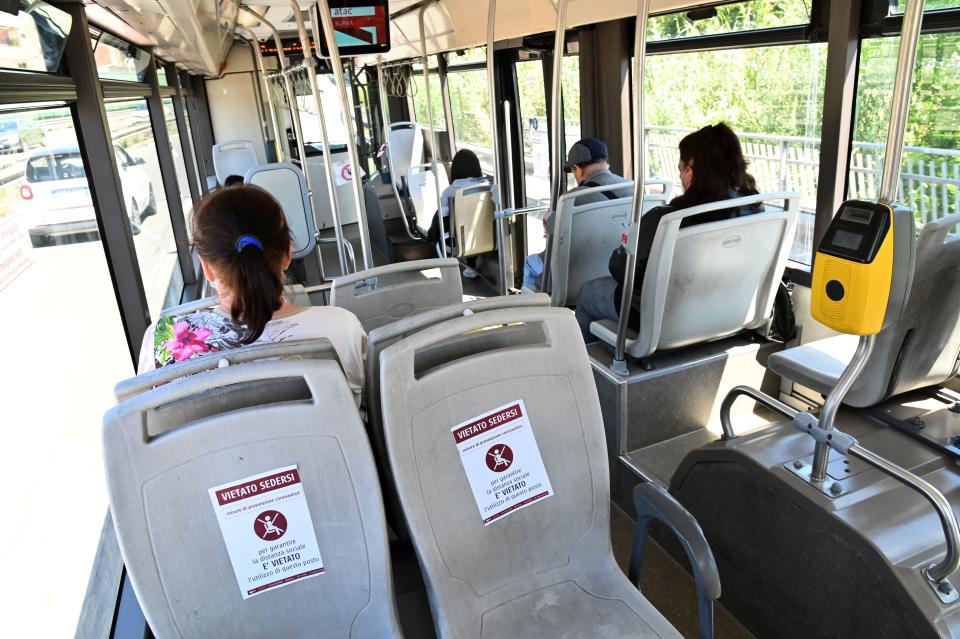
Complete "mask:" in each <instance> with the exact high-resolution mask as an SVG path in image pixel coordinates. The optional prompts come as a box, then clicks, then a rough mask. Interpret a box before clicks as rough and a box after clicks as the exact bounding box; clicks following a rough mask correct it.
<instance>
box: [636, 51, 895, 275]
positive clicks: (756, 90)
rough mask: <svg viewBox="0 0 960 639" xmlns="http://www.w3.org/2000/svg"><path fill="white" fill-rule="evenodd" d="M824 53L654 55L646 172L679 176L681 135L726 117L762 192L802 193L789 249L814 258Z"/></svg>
mask: <svg viewBox="0 0 960 639" xmlns="http://www.w3.org/2000/svg"><path fill="white" fill-rule="evenodd" d="M826 59H827V48H826V45H825V44H798V45H788V46H777V47H762V48H759V47H758V48H747V49H729V50H724V51H695V52H691V53H675V54H666V55H651V56H649V57H648V59H647V67H646V96H647V97H646V127H647V130H646V132H647V136H646V142H645V144H646V146H647V149H648V151H647V153H648V156H647V162H648V168H647V174H648V175H650V176H653V177H664V178H670V179H672V180H673V181H674V182H675V183H679V181H680V176H679V174H678V172H677V162H678V160H679V157H678V152H677V144H678V142H679V141H680V139H681V138H682V137H683V136H684V135H686V134H687V133H689V132H690V131H692V130H694V129H696V128H700V127H702V126H705V125H707V124H711V123H716V122H718V121H721V120H722V121H725V122H727V123H728V124H729V125H730V126H732V127H733V129H734V130H735V131H736V132H737V134H738V135H739V136H740V142H741V144H742V145H743V152H744V155H745V156H746V158H747V160H748V162H749V163H750V164H749V167H748V171H749V172H750V173H751V174H752V175H753V176H754V178H756V180H757V188H758V189H759V190H760V191H761V192H773V191H797V192H799V193H800V194H801V196H802V198H801V203H800V206H801V215H800V222H799V224H798V226H797V234H796V236H795V239H794V244H793V247H792V249H791V254H790V257H791V259H793V260H795V261H797V262H801V263H805V264H810V263H811V254H812V249H813V226H814V217H815V215H814V214H815V211H816V198H817V177H818V171H819V166H820V127H821V120H822V117H823V89H824V73H825V70H826ZM888 95H889V94H888ZM678 96H679V98H678Z"/></svg>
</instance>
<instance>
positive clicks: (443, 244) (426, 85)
mask: <svg viewBox="0 0 960 639" xmlns="http://www.w3.org/2000/svg"><path fill="white" fill-rule="evenodd" d="M437 1H438V0H428V1H427V2H424V3H423V5H422V6H421V7H420V13H419V14H418V15H419V23H420V54H421V56H422V59H423V62H422V65H423V92H424V98H425V100H426V107H425V108H426V110H427V124H428V126H429V127H430V149H431V153H430V166H431V172H432V173H433V189H434V191H435V192H436V196H437V222H438V227H439V229H440V255H441V256H442V257H447V240H446V230H445V229H444V228H443V226H444V222H443V202H442V201H441V196H442V195H443V194H442V193H440V173H439V169H438V168H437V167H438V164H437V155H439V152H440V149H439V146H440V145H439V144H438V142H437V135H436V131H435V130H434V128H433V101H432V99H431V97H430V59H429V58H428V57H427V33H426V25H425V24H424V21H423V17H424V15H425V14H426V12H427V7H429V6H431V5H432V4H435V3H436V2H437ZM490 99H491V100H493V96H490Z"/></svg>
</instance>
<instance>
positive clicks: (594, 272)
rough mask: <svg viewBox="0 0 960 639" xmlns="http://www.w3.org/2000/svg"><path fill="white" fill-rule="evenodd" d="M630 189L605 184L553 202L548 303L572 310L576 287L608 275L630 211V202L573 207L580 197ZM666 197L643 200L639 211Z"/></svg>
mask: <svg viewBox="0 0 960 639" xmlns="http://www.w3.org/2000/svg"><path fill="white" fill-rule="evenodd" d="M624 188H633V182H631V181H628V182H620V183H618V184H607V185H605V186H596V187H591V188H588V189H583V190H578V191H573V192H570V193H566V194H564V195H563V196H561V197H560V199H559V200H558V201H557V213H556V217H555V220H554V225H555V226H554V235H553V238H554V239H553V246H552V247H551V251H550V281H551V283H552V284H551V286H552V288H551V291H550V297H551V300H552V301H551V303H552V304H553V305H554V306H574V305H576V303H577V295H578V294H579V292H580V287H581V286H583V285H584V284H585V283H587V282H589V281H590V280H594V279H597V278H598V277H606V276H608V275H610V271H609V266H608V265H609V262H610V254H611V253H613V252H614V251H615V250H616V249H617V247H618V246H620V238H621V236H622V235H623V234H624V232H626V225H627V223H628V222H629V219H630V212H631V211H632V209H633V198H632V197H625V198H617V199H614V200H608V199H604V200H603V201H600V202H590V203H587V204H581V205H579V206H578V205H577V204H576V201H577V199H579V198H581V197H582V196H584V195H590V194H603V193H610V192H613V191H620V190H623V189H624ZM668 199H669V194H666V193H664V194H656V195H644V196H643V211H644V213H646V212H647V211H649V210H650V209H652V208H654V207H657V206H662V205H664V204H666V203H667V201H668Z"/></svg>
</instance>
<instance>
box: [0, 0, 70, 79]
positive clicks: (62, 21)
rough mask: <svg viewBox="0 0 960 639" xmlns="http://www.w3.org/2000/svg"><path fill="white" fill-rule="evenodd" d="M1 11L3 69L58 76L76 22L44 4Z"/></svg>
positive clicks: (0, 56)
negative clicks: (69, 35) (44, 72)
mask: <svg viewBox="0 0 960 639" xmlns="http://www.w3.org/2000/svg"><path fill="white" fill-rule="evenodd" d="M13 6H14V11H13V14H12V15H11V13H10V11H9V10H5V11H0V67H2V68H5V69H17V70H18V71H46V72H49V73H56V72H57V70H58V69H59V68H60V57H61V56H62V55H63V48H64V47H65V46H66V44H67V34H68V33H70V25H71V24H72V23H73V19H72V18H71V17H70V16H69V15H68V14H67V13H66V12H64V11H61V10H60V9H57V8H56V7H52V6H50V5H48V4H47V3H45V2H32V3H20V7H19V12H18V11H17V8H16V7H17V5H16V4H14V5H13Z"/></svg>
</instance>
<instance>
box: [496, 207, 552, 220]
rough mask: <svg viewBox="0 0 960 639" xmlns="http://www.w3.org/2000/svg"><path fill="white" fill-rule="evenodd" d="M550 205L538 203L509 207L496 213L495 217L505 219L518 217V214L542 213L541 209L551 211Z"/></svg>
mask: <svg viewBox="0 0 960 639" xmlns="http://www.w3.org/2000/svg"><path fill="white" fill-rule="evenodd" d="M549 210H550V206H549V205H547V204H538V205H536V206H525V207H523V208H519V209H517V208H509V209H502V210H500V211H497V212H496V213H494V217H496V218H497V219H505V218H509V217H516V216H517V215H527V214H529V213H540V212H541V211H549Z"/></svg>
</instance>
